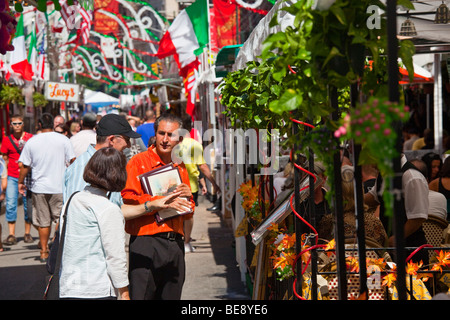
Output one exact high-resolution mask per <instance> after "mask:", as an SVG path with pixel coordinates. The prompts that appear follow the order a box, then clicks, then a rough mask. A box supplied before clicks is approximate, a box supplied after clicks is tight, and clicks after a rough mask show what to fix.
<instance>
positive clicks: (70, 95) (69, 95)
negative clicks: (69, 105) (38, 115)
mask: <svg viewBox="0 0 450 320" xmlns="http://www.w3.org/2000/svg"><path fill="white" fill-rule="evenodd" d="M45 98H46V99H47V100H56V101H66V102H79V100H80V85H78V84H73V83H62V82H47V84H46V87H45Z"/></svg>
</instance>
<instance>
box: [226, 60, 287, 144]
mask: <svg viewBox="0 0 450 320" xmlns="http://www.w3.org/2000/svg"><path fill="white" fill-rule="evenodd" d="M274 70H275V66H274V60H273V59H272V60H269V61H266V62H263V63H258V62H256V61H251V62H249V63H247V66H246V67H245V68H244V69H241V70H237V71H235V72H231V73H229V74H228V75H227V76H226V77H225V78H224V82H223V83H222V84H221V87H220V89H221V102H222V104H223V105H225V106H226V110H225V111H224V113H225V114H226V115H227V117H228V118H229V119H230V120H231V125H232V126H234V125H238V124H239V127H240V128H242V129H243V130H247V129H250V128H253V129H255V128H256V129H269V128H275V129H279V130H280V133H281V134H282V135H283V134H285V133H287V132H289V131H290V130H291V129H290V128H291V126H290V123H286V122H285V121H284V118H285V117H283V115H282V114H279V113H273V112H272V111H271V109H270V107H269V105H270V103H271V102H273V101H278V100H279V98H280V93H281V91H282V86H283V85H282V83H281V82H280V81H277V80H276V79H275V76H274V74H275V72H274Z"/></svg>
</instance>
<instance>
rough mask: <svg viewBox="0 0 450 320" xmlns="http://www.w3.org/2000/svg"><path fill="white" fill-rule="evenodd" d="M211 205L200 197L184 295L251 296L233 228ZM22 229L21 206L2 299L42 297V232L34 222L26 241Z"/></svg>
mask: <svg viewBox="0 0 450 320" xmlns="http://www.w3.org/2000/svg"><path fill="white" fill-rule="evenodd" d="M3 206H4V204H3ZM211 206H212V204H211V203H210V202H209V201H208V200H206V199H205V198H204V197H202V196H200V197H199V206H198V207H197V208H196V209H197V211H196V214H195V217H194V228H193V231H192V238H193V239H194V241H193V242H192V245H193V246H194V247H195V248H196V250H195V252H192V253H187V254H186V282H185V284H184V289H183V294H182V300H242V299H250V296H249V294H248V291H247V289H246V288H245V285H244V283H243V282H242V281H241V279H240V273H239V269H238V267H237V265H236V258H235V252H234V247H233V240H234V237H233V233H232V230H231V229H230V228H229V227H228V226H226V224H225V222H224V221H222V218H221V216H220V214H218V213H212V212H209V211H207V210H206V208H208V207H211ZM2 211H3V212H4V210H2ZM0 222H1V226H2V235H1V241H3V240H4V239H6V237H7V236H8V226H7V223H6V221H5V216H4V214H0ZM23 233H24V224H23V208H22V206H19V209H18V219H17V223H16V237H17V238H18V243H17V244H16V245H13V246H6V245H3V247H4V248H5V249H7V251H4V252H0V288H2V289H1V290H0V300H41V299H42V294H43V292H44V289H45V277H46V276H47V275H48V273H47V271H46V268H45V264H43V263H41V262H40V261H39V249H38V248H37V243H38V239H39V237H38V234H37V231H36V230H35V229H34V228H32V231H31V235H32V236H33V238H34V239H35V241H34V243H24V242H23Z"/></svg>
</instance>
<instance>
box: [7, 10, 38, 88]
mask: <svg viewBox="0 0 450 320" xmlns="http://www.w3.org/2000/svg"><path fill="white" fill-rule="evenodd" d="M23 29H24V28H23V15H22V14H21V15H20V18H19V21H18V23H17V28H16V34H15V36H14V39H13V40H12V45H13V46H14V51H12V52H11V53H10V57H11V59H10V65H11V69H12V70H13V71H14V72H15V73H18V74H21V75H22V78H23V79H24V80H27V81H31V80H32V76H33V70H32V67H31V64H30V63H29V62H28V57H27V50H26V48H25V35H24V33H23Z"/></svg>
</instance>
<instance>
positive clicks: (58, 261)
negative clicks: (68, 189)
mask: <svg viewBox="0 0 450 320" xmlns="http://www.w3.org/2000/svg"><path fill="white" fill-rule="evenodd" d="M78 192H79V191H75V192H74V193H72V195H71V196H70V198H69V200H68V201H67V204H66V209H65V210H64V215H63V217H64V223H63V226H62V230H61V235H60V238H59V245H58V254H57V255H56V264H55V272H54V274H58V273H59V269H60V268H61V260H62V253H63V249H64V238H65V235H66V225H67V210H68V208H69V204H70V200H72V198H73V196H74V195H75V194H77V193H78Z"/></svg>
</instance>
